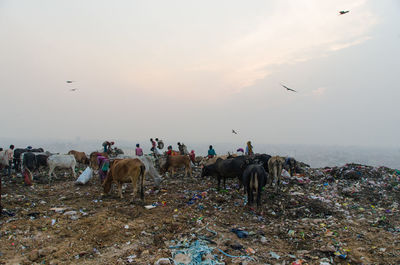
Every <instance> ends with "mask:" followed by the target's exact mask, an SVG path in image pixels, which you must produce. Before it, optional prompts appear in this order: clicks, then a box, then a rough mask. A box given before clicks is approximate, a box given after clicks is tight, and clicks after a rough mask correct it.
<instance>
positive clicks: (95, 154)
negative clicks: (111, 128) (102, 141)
mask: <svg viewBox="0 0 400 265" xmlns="http://www.w3.org/2000/svg"><path fill="white" fill-rule="evenodd" d="M99 155H101V156H104V157H105V158H108V154H107V153H106V152H103V153H101V152H92V153H90V155H89V167H91V168H92V169H93V170H98V169H99V166H100V165H99V163H98V161H97V157H98V156H99Z"/></svg>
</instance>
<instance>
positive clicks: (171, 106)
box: [0, 0, 400, 146]
mask: <svg viewBox="0 0 400 265" xmlns="http://www.w3.org/2000/svg"><path fill="white" fill-rule="evenodd" d="M339 10H350V13H348V14H346V15H343V16H338V11H339ZM0 36H1V37H0V38H1V41H0V81H1V85H0V87H1V107H2V109H3V114H2V115H0V124H1V136H3V137H14V138H20V139H24V138H30V139H32V138H40V139H45V138H51V139H57V138H60V139H75V138H76V137H80V138H81V139H93V138H95V139H112V140H114V139H116V140H118V139H121V140H122V139H124V140H132V141H136V140H139V139H146V140H147V139H148V138H149V137H157V136H158V137H161V138H164V139H167V140H168V139H171V140H172V139H173V140H176V139H178V140H182V141H184V142H195V141H199V142H210V143H213V142H222V141H224V142H237V143H244V142H245V141H246V140H248V139H250V140H252V142H253V143H254V144H255V145H256V144H257V143H273V144H280V143H290V144H327V145H332V144H340V145H362V146H368V145H378V146H379V145H383V146H398V145H399V144H398V139H399V135H400V115H399V110H400V107H399V106H400V104H399V103H400V85H399V84H400V81H399V79H398V77H399V74H400V1H398V0H392V1H391V0H380V1H372V0H371V1H368V0H353V1H349V0H333V1H328V0H324V1H321V0H292V1H284V0H279V1H278V0H276V1H265V0H263V1H232V0H229V1H204V0H203V1H191V0H185V1H183V0H181V1H171V0H168V1H161V0H160V1H99V0H95V1H94V0H93V1H78V0H77V1H73V0H68V1H54V0H49V1H30V0H26V1H18V0H15V1H14V0H13V1H11V0H10V1H4V0H3V1H1V0H0ZM66 80H76V81H77V82H75V83H72V84H67V83H66V82H65V81H66ZM280 83H282V84H285V85H286V86H289V87H292V88H294V89H296V90H298V91H299V92H298V93H290V92H287V91H285V90H284V89H283V88H282V87H281V86H280ZM70 88H77V89H78V90H77V91H75V92H71V91H69V89H70ZM231 129H235V130H237V131H238V132H239V134H238V135H233V134H232V133H231Z"/></svg>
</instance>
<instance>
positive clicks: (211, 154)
mask: <svg viewBox="0 0 400 265" xmlns="http://www.w3.org/2000/svg"><path fill="white" fill-rule="evenodd" d="M216 155H217V154H216V153H215V150H214V148H213V146H212V145H210V147H209V148H208V158H213V157H214V156H216Z"/></svg>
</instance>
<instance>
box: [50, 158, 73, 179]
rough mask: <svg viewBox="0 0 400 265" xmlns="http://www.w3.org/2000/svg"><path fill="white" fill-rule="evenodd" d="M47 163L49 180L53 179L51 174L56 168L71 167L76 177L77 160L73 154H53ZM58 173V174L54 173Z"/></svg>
mask: <svg viewBox="0 0 400 265" xmlns="http://www.w3.org/2000/svg"><path fill="white" fill-rule="evenodd" d="M47 164H48V165H49V168H50V170H49V182H50V180H51V174H52V173H53V171H54V169H55V168H57V167H58V168H70V169H71V170H72V174H73V175H74V177H75V178H76V175H75V165H76V160H75V157H74V156H73V155H51V156H49V158H47ZM54 175H56V174H54Z"/></svg>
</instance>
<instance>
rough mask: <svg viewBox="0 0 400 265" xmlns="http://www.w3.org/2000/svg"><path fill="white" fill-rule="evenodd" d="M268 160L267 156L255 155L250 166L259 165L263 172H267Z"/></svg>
mask: <svg viewBox="0 0 400 265" xmlns="http://www.w3.org/2000/svg"><path fill="white" fill-rule="evenodd" d="M270 158H271V156H270V155H267V154H256V155H255V156H254V158H253V160H252V164H260V165H262V166H263V168H264V169H265V171H267V172H268V171H269V170H268V161H269V159H270Z"/></svg>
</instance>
